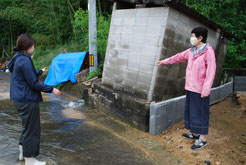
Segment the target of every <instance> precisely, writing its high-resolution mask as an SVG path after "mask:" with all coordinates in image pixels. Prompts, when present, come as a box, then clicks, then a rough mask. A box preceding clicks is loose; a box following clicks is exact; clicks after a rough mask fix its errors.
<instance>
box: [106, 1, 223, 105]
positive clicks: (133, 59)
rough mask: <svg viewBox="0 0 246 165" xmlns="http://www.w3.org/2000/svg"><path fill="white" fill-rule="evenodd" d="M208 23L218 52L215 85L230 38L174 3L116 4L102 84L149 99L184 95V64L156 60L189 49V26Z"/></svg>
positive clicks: (190, 27)
mask: <svg viewBox="0 0 246 165" xmlns="http://www.w3.org/2000/svg"><path fill="white" fill-rule="evenodd" d="M197 26H204V27H207V28H208V31H209V32H208V42H209V43H210V44H211V45H212V47H213V48H214V49H215V51H216V53H217V54H216V58H217V75H216V80H215V86H216V85H218V83H219V75H220V71H221V69H222V65H223V62H224V57H225V54H226V50H227V39H226V38H221V34H220V32H219V29H218V30H214V29H211V28H210V27H208V26H207V25H206V24H202V23H200V22H199V21H197V20H194V19H193V18H192V17H189V16H187V15H185V14H184V13H181V12H180V11H178V10H176V9H174V8H172V7H153V8H135V9H117V5H115V6H114V10H113V14H112V19H111V26H110V32H109V39H108V46H107V52H106V58H105V63H104V72H103V77H102V83H103V84H105V85H108V86H111V87H112V88H113V89H115V90H120V91H124V92H127V93H130V94H132V95H134V96H136V97H139V98H141V99H145V100H148V101H161V100H166V99H170V98H173V97H176V96H180V95H183V94H184V84H185V69H186V63H185V62H183V63H179V64H174V65H168V66H161V67H159V66H157V65H155V64H156V62H157V61H159V60H161V59H165V58H168V57H170V56H172V55H175V54H176V53H178V52H181V51H184V50H185V49H187V48H189V47H190V46H191V45H190V41H189V39H190V35H191V30H192V29H193V28H195V27H197Z"/></svg>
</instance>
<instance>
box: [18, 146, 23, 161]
mask: <svg viewBox="0 0 246 165" xmlns="http://www.w3.org/2000/svg"><path fill="white" fill-rule="evenodd" d="M19 151H20V154H19V160H24V157H23V147H22V145H19Z"/></svg>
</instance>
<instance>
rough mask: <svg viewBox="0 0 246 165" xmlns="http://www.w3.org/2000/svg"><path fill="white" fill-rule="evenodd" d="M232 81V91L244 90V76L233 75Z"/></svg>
mask: <svg viewBox="0 0 246 165" xmlns="http://www.w3.org/2000/svg"><path fill="white" fill-rule="evenodd" d="M234 82H235V83H234V91H246V76H235V77H234Z"/></svg>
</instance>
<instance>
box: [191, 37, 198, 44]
mask: <svg viewBox="0 0 246 165" xmlns="http://www.w3.org/2000/svg"><path fill="white" fill-rule="evenodd" d="M190 43H191V45H193V46H196V45H197V43H198V39H197V38H196V37H191V38H190Z"/></svg>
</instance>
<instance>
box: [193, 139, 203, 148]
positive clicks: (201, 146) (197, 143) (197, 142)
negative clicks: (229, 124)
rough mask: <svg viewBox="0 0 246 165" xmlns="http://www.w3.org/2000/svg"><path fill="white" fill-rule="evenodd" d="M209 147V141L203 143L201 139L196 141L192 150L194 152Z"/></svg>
mask: <svg viewBox="0 0 246 165" xmlns="http://www.w3.org/2000/svg"><path fill="white" fill-rule="evenodd" d="M206 145H207V141H205V142H204V141H202V140H201V139H197V140H196V141H195V144H194V145H192V146H191V149H193V150H199V149H201V148H203V147H205V146H206Z"/></svg>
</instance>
